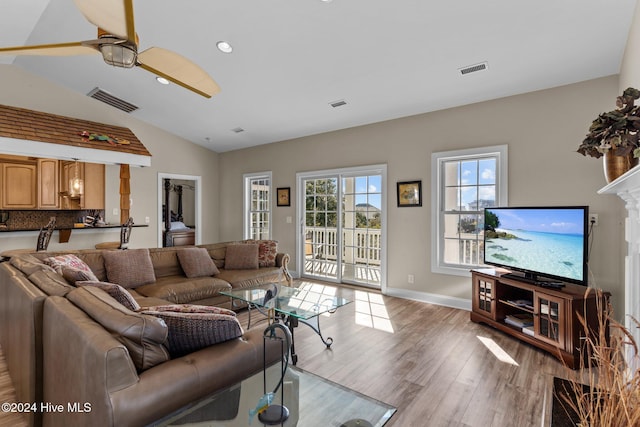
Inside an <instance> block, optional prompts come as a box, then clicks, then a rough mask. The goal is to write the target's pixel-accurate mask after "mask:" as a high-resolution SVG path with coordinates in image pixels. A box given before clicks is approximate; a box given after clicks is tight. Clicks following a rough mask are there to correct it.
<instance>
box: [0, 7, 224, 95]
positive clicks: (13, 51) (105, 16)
mask: <svg viewBox="0 0 640 427" xmlns="http://www.w3.org/2000/svg"><path fill="white" fill-rule="evenodd" d="M74 2H75V4H76V6H77V7H78V9H80V12H81V13H82V14H83V15H84V17H85V18H86V19H87V21H89V22H91V23H92V24H93V25H95V26H96V27H98V38H97V39H95V40H85V41H80V42H71V43H57V44H45V45H34V46H17V47H6V48H0V55H39V56H73V55H86V54H95V53H97V52H100V53H101V54H102V58H103V59H104V62H106V63H107V64H110V65H113V66H115V67H122V68H132V67H134V66H138V67H141V68H143V69H145V70H147V71H150V72H152V73H154V74H156V75H158V76H160V77H164V78H165V79H167V80H169V81H172V82H173V83H175V84H177V85H180V86H182V87H184V88H186V89H189V90H191V91H193V92H195V93H197V94H199V95H202V96H204V97H206V98H211V96H213V95H215V94H216V93H218V92H220V87H219V86H218V84H217V83H216V82H215V81H214V80H213V79H212V78H211V77H210V76H209V75H208V74H207V72H206V71H204V70H203V69H202V68H200V67H199V66H198V65H196V64H194V63H193V62H191V61H190V60H188V59H187V58H185V57H183V56H181V55H179V54H177V53H175V52H172V51H170V50H166V49H162V48H159V47H151V48H149V49H146V50H144V51H142V52H138V35H137V34H136V32H135V25H134V20H133V0H74Z"/></svg>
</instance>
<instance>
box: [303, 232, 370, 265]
mask: <svg viewBox="0 0 640 427" xmlns="http://www.w3.org/2000/svg"><path fill="white" fill-rule="evenodd" d="M306 231H307V239H306V248H305V250H306V256H307V257H311V258H319V259H325V260H328V261H336V260H337V259H338V257H337V254H338V252H337V251H338V239H337V237H338V230H337V229H336V228H323V227H307V228H306ZM342 242H343V248H344V249H343V251H342V261H343V262H345V263H351V264H369V265H374V266H379V265H380V259H381V252H382V233H381V230H380V229H379V228H356V229H348V230H343V231H342Z"/></svg>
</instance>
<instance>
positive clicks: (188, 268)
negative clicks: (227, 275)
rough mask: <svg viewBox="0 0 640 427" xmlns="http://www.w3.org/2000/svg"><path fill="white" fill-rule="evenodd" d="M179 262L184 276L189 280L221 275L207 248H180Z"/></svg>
mask: <svg viewBox="0 0 640 427" xmlns="http://www.w3.org/2000/svg"><path fill="white" fill-rule="evenodd" d="M178 260H179V261H180V265H181V266H182V270H183V271H184V274H185V275H186V276H187V277H189V278H191V277H203V276H213V275H214V274H218V273H220V271H218V267H216V265H215V264H214V263H213V260H212V259H211V257H210V256H209V252H208V251H207V250H206V249H205V248H196V247H188V248H179V249H178Z"/></svg>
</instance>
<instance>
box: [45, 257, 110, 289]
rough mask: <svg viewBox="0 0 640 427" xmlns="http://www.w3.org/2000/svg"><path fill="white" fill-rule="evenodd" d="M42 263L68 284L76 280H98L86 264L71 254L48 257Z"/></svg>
mask: <svg viewBox="0 0 640 427" xmlns="http://www.w3.org/2000/svg"><path fill="white" fill-rule="evenodd" d="M43 262H44V263H45V264H47V265H49V266H51V267H53V269H54V270H55V271H56V272H57V273H58V274H60V275H62V276H63V277H64V278H65V279H66V280H67V281H69V282H70V283H75V282H76V281H77V280H95V281H97V280H98V278H97V277H96V275H95V274H93V271H91V268H89V266H88V265H87V263H85V262H84V261H83V260H81V259H80V258H78V257H77V256H76V255H73V254H65V255H58V256H53V257H48V258H45V259H44V260H43ZM65 270H66V276H65Z"/></svg>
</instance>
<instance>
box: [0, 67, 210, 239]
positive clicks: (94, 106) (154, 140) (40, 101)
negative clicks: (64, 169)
mask: <svg viewBox="0 0 640 427" xmlns="http://www.w3.org/2000/svg"><path fill="white" fill-rule="evenodd" d="M90 89H92V88H88V89H87V92H88V91H89V90H90ZM0 94H2V95H1V97H0V103H2V104H4V105H11V106H16V107H22V108H28V109H32V110H36V111H44V112H48V113H52V114H59V115H63V116H68V117H74V118H79V119H84V120H92V121H96V122H102V123H108V124H112V125H117V126H125V127H129V128H130V129H131V130H132V131H133V133H134V134H135V135H136V136H137V137H138V139H140V141H142V143H143V144H144V145H145V146H146V147H147V149H148V150H149V152H150V153H151V155H152V159H151V167H148V168H138V167H132V168H131V198H132V201H133V204H132V206H131V216H133V218H134V221H135V222H136V224H144V222H145V217H149V219H150V223H149V227H146V228H134V229H133V232H132V233H131V245H130V246H131V247H154V246H158V243H159V242H158V239H157V230H158V221H161V220H162V218H157V216H158V215H157V212H158V208H157V203H158V200H159V199H158V197H160V201H161V200H162V195H159V194H158V189H157V187H158V178H157V176H158V173H159V172H164V173H173V174H181V175H196V176H201V177H202V183H203V184H202V186H203V191H202V198H203V200H202V213H203V221H202V242H203V243H211V242H216V241H218V240H219V239H218V222H219V219H218V196H217V194H218V172H219V171H218V154H216V153H214V152H212V151H210V150H207V149H205V148H203V147H201V146H199V145H196V144H193V143H191V142H189V141H187V140H185V139H182V138H179V137H177V136H175V135H173V134H170V133H168V132H165V131H163V130H160V129H158V128H155V127H153V126H150V125H148V124H146V123H143V122H141V121H139V120H137V119H136V118H135V112H134V113H133V114H126V113H124V112H122V111H120V110H117V109H115V108H113V107H110V106H108V105H106V104H103V103H102V102H99V101H96V100H94V99H92V98H89V97H87V96H84V95H82V94H79V93H75V92H71V91H69V90H67V89H65V88H63V87H61V86H58V85H55V84H53V83H51V82H49V81H46V80H44V79H42V78H40V77H37V76H34V75H32V74H30V73H27V72H25V71H24V70H22V69H20V68H19V67H16V66H12V65H0ZM167 108H171V107H170V106H167ZM75 131H76V130H71V132H75ZM1 151H2V145H1V143H0V152H1ZM119 174H120V167H119V166H116V165H107V167H106V212H105V217H106V220H107V221H108V222H111V223H116V224H117V223H119V222H120V216H119V214H117V215H114V214H113V209H114V208H118V207H119V205H120V195H119V193H118V192H119V185H120V178H119ZM36 235H37V233H35V232H24V233H10V234H9V233H0V252H2V251H4V250H7V249H14V248H30V247H35V239H36V237H35V236H36ZM118 238H119V235H118V234H117V230H115V231H106V230H101V231H86V230H85V231H74V232H72V234H71V239H70V241H69V243H65V244H60V243H58V241H57V240H58V235H57V232H56V233H54V235H53V237H52V239H51V243H50V244H49V249H51V250H65V249H77V248H91V247H93V246H94V244H95V243H97V242H98V241H106V240H118Z"/></svg>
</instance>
